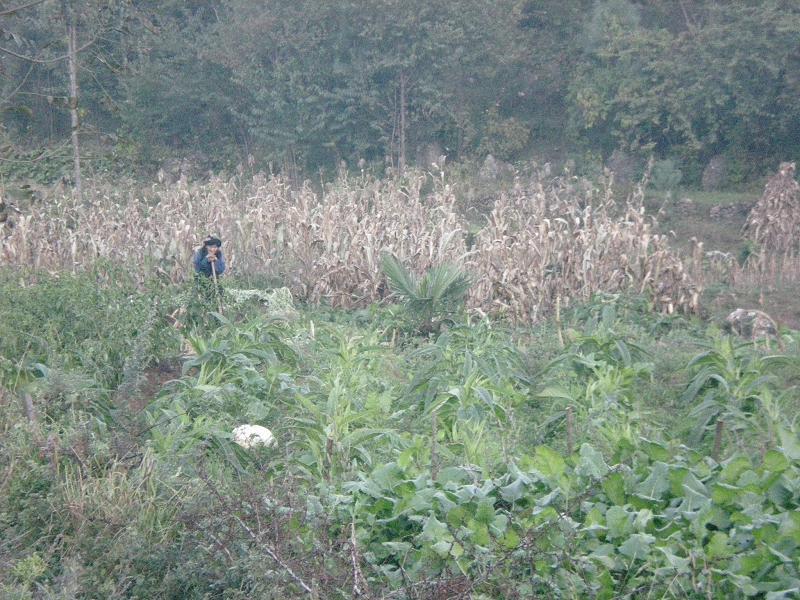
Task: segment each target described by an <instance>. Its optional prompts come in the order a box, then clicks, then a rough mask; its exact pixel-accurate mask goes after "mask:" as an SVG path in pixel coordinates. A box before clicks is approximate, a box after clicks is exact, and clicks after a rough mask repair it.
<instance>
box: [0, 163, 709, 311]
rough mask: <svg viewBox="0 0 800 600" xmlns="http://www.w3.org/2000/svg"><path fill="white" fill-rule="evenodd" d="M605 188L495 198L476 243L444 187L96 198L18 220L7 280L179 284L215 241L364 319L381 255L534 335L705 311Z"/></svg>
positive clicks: (417, 180) (409, 180)
mask: <svg viewBox="0 0 800 600" xmlns="http://www.w3.org/2000/svg"><path fill="white" fill-rule="evenodd" d="M611 185H612V184H611V182H610V181H609V182H607V183H606V184H604V185H601V186H599V187H597V186H593V185H591V184H589V183H587V182H585V181H582V180H579V179H577V178H551V177H547V176H545V175H544V174H543V173H542V174H538V175H534V176H532V177H531V178H530V179H528V180H526V181H522V180H519V181H518V182H517V184H516V185H515V187H514V189H513V190H511V191H510V192H508V193H504V194H502V195H501V196H500V197H499V198H498V200H497V201H496V203H495V205H494V207H493V209H492V210H491V213H490V214H489V215H488V216H487V217H485V221H486V222H485V224H484V225H483V226H482V227H481V228H480V229H477V230H476V227H475V225H474V224H471V223H470V222H469V221H468V220H467V219H466V218H465V217H464V216H463V215H462V213H461V211H460V210H459V202H458V200H459V199H458V197H457V194H456V193H455V192H454V187H453V186H451V185H450V184H449V183H448V182H447V181H446V179H445V177H444V176H443V175H442V176H441V177H433V176H431V175H430V174H424V173H413V174H409V175H407V176H406V177H404V178H402V179H385V180H377V179H374V178H370V177H360V178H348V177H347V176H342V177H340V178H339V179H338V180H337V181H335V182H333V183H330V184H327V185H326V186H325V187H324V189H323V191H322V192H317V191H315V190H314V189H312V187H311V186H310V185H309V184H305V185H303V186H301V187H300V188H296V187H292V186H291V185H290V184H289V183H288V182H287V181H286V180H284V179H281V178H280V177H268V176H264V175H256V176H254V177H252V178H249V179H244V178H241V177H234V178H230V179H222V178H213V179H211V180H210V181H208V182H206V183H190V182H187V181H186V180H185V179H184V180H181V181H179V182H177V183H174V184H166V185H165V184H154V185H152V186H151V187H149V188H146V189H141V188H135V187H133V186H130V187H128V188H123V187H119V188H115V189H111V188H104V187H97V188H95V189H93V190H89V191H88V193H87V192H85V193H84V201H83V203H82V204H79V203H77V202H76V201H75V200H74V198H72V197H71V196H69V195H62V196H60V197H58V198H55V199H53V200H52V201H48V203H47V204H46V206H37V207H36V210H35V211H32V212H30V213H28V214H23V215H21V216H20V217H19V218H18V219H17V221H16V223H15V226H14V227H13V228H10V229H9V230H8V232H7V233H6V237H5V238H4V239H3V242H2V256H3V260H4V263H5V264H10V265H15V266H19V267H33V268H36V269H45V270H50V271H70V272H76V271H79V270H84V269H87V268H89V267H90V266H96V265H97V264H98V261H109V262H111V263H115V264H123V265H126V266H127V267H128V268H130V269H132V270H138V271H140V272H141V276H142V280H144V278H145V277H146V276H148V275H150V274H152V273H156V274H158V275H160V276H162V277H164V278H169V279H170V280H171V281H174V282H179V281H182V280H185V279H186V278H187V277H189V276H190V275H191V256H192V252H193V251H194V249H195V247H196V246H197V245H198V244H199V242H200V240H202V239H203V238H204V237H205V236H206V235H207V234H210V233H213V234H215V235H218V236H220V237H221V238H222V239H223V240H224V247H223V249H224V252H225V254H226V257H227V260H228V265H229V272H230V273H234V274H236V273H238V274H244V273H247V274H251V275H265V276H269V277H277V278H280V279H281V280H282V281H284V282H285V284H286V285H288V286H289V287H290V289H291V290H292V293H293V294H294V295H295V296H296V297H297V298H299V299H302V300H304V301H307V302H310V303H326V304H329V305H331V306H334V307H341V308H351V307H359V306H365V305H367V304H369V303H371V302H374V301H377V300H379V299H380V298H381V297H382V296H383V292H384V289H385V281H384V277H383V274H382V271H381V255H382V254H383V253H386V252H388V253H392V254H394V255H395V256H396V257H397V258H398V259H399V260H400V261H401V262H403V263H404V264H405V265H406V266H408V267H409V268H410V269H411V270H413V271H415V272H417V273H422V272H424V271H425V270H426V269H428V268H429V267H431V266H433V265H436V264H441V263H453V264H456V265H458V266H459V267H460V268H463V269H465V270H466V271H467V272H468V273H469V275H470V277H471V279H472V282H473V285H472V288H471V290H470V293H469V297H468V306H469V307H470V308H471V309H472V310H475V311H477V312H483V313H492V314H504V315H506V316H508V317H510V318H512V319H514V320H520V321H529V320H536V319H537V318H539V317H540V315H544V314H545V313H547V312H549V311H550V310H551V309H553V308H554V307H555V306H556V304H558V303H560V305H562V306H566V305H568V304H569V303H570V302H571V301H574V300H575V299H585V298H588V297H590V296H591V295H592V294H594V293H596V292H599V291H603V292H615V291H621V290H626V289H632V290H635V291H637V292H641V293H645V294H648V295H649V296H650V297H651V298H652V300H653V302H654V305H655V306H656V308H657V309H659V310H662V311H665V312H673V311H676V310H680V311H686V312H692V311H696V310H698V304H699V294H700V291H701V290H700V289H699V287H698V285H696V284H695V283H694V281H695V280H694V278H693V277H692V274H691V273H690V270H688V269H687V268H685V267H684V264H683V262H682V261H681V259H680V257H679V256H678V255H677V254H676V253H675V252H673V251H672V250H671V249H670V247H669V245H668V243H667V240H666V238H665V237H664V236H662V235H659V234H656V233H655V232H654V223H653V221H652V220H651V219H650V218H649V217H648V216H646V215H645V213H644V209H643V204H642V195H643V194H642V192H641V189H640V190H638V191H636V192H634V193H633V194H632V195H631V196H630V197H629V198H628V199H627V200H626V202H625V205H624V206H617V205H616V204H615V202H614V200H613V195H612V187H611Z"/></svg>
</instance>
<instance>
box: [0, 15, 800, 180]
mask: <svg viewBox="0 0 800 600" xmlns="http://www.w3.org/2000/svg"><path fill="white" fill-rule="evenodd" d="M0 36H2V42H0V76H1V77H2V78H1V79H0V97H2V105H1V106H2V130H0V140H2V155H1V158H2V164H1V165H0V171H1V172H2V173H3V175H4V176H5V178H6V179H9V178H15V177H17V178H19V177H30V178H34V179H39V180H53V179H56V178H58V177H60V176H67V177H69V178H74V177H75V175H74V170H73V159H74V156H75V155H76V154H77V156H78V157H79V159H80V160H81V161H82V165H83V168H84V169H85V170H88V172H89V173H93V174H98V173H103V172H125V173H131V172H133V173H155V172H157V171H158V170H159V169H160V168H164V167H165V166H166V167H167V170H169V168H168V167H169V164H171V163H175V162H181V161H184V163H186V164H191V165H192V166H193V167H195V168H196V169H197V170H198V172H201V173H202V172H205V171H206V170H208V169H212V170H215V171H219V170H225V169H233V168H234V167H236V166H237V165H250V166H256V167H258V168H259V169H262V168H263V169H267V168H270V167H271V168H272V169H273V171H276V172H277V171H282V172H287V171H288V172H291V173H292V174H298V173H300V174H304V175H313V174H314V173H317V172H318V171H319V170H320V169H323V170H326V171H327V172H332V171H335V170H336V169H337V168H340V167H341V165H342V164H343V161H344V164H346V165H347V167H348V168H349V169H352V170H355V169H356V167H357V166H360V167H361V168H362V169H363V168H370V169H372V170H377V171H379V172H381V173H382V172H383V171H384V170H385V169H387V168H395V169H397V168H399V169H402V168H403V167H404V166H405V165H406V164H414V163H416V164H418V165H421V166H427V165H428V164H430V162H431V161H433V160H436V159H438V157H440V156H441V155H446V157H447V160H449V161H453V160H464V159H475V158H477V159H483V158H484V157H486V156H487V155H489V154H491V155H492V156H494V157H495V158H496V159H499V160H504V161H509V162H514V161H523V160H528V159H532V158H533V159H539V160H551V161H559V160H561V161H563V162H566V161H567V160H569V159H572V160H573V161H575V162H576V163H577V164H579V165H580V168H581V169H584V170H587V171H588V170H591V169H593V168H594V169H596V168H598V165H599V166H600V167H602V165H603V164H607V165H610V166H612V167H617V168H618V170H621V171H623V170H625V169H628V170H632V171H633V172H634V174H635V172H636V169H637V165H641V164H642V163H643V159H644V158H645V157H648V156H650V155H653V156H654V157H655V158H656V159H657V160H660V161H665V162H664V164H665V165H667V166H669V167H671V169H672V171H673V172H674V173H679V176H680V177H682V179H683V183H685V184H687V185H693V184H699V183H700V182H701V180H702V177H703V172H704V170H707V169H708V168H709V165H710V167H711V168H714V166H715V165H719V164H723V163H724V164H725V165H726V172H727V176H726V178H725V181H723V182H722V183H721V185H723V186H724V185H731V186H733V185H736V184H739V183H742V182H746V181H748V180H752V179H753V178H755V177H758V176H761V175H763V174H764V173H766V172H768V171H770V170H773V169H774V168H775V166H777V164H778V162H779V161H781V160H788V159H791V158H794V157H796V156H797V155H798V154H799V153H800V104H798V102H797V98H798V96H800V4H798V3H797V2H794V1H792V0H758V1H753V2H720V1H713V0H669V1H662V0H574V1H570V2H560V1H557V0H497V1H494V2H482V1H480V0H460V1H458V2H456V1H450V2H438V3H431V2H427V1H423V0H404V1H400V0H360V1H355V0H341V1H337V2H328V1H326V0H293V1H291V2H289V1H285V0H272V1H270V2H248V1H246V0H228V1H224V2H223V1H221V0H165V1H158V2H153V1H148V0H81V1H78V0H60V1H56V0H40V1H33V2H30V1H26V0H17V1H14V2H9V1H4V2H2V3H1V6H0ZM73 131H74V134H75V135H74V136H71V132H73ZM76 147H77V152H76V151H75V150H76Z"/></svg>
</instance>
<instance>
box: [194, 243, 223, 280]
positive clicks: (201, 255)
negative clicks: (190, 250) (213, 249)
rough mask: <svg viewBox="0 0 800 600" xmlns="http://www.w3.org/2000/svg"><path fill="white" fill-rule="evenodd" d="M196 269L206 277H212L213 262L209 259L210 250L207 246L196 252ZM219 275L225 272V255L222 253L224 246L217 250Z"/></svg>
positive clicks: (196, 271)
mask: <svg viewBox="0 0 800 600" xmlns="http://www.w3.org/2000/svg"><path fill="white" fill-rule="evenodd" d="M193 262H194V270H195V273H200V274H201V275H205V276H206V277H211V262H210V261H209V260H208V250H207V249H206V247H205V246H203V247H202V248H200V250H198V251H197V252H195V253H194V260H193ZM215 268H216V270H217V275H222V274H223V273H224V272H225V257H224V256H223V255H222V248H220V249H219V250H218V251H217V263H216V265H215Z"/></svg>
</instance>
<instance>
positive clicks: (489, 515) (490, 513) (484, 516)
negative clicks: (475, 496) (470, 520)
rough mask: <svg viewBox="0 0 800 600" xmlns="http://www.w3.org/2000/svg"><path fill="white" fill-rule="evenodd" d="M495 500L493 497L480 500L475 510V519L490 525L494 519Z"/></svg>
mask: <svg viewBox="0 0 800 600" xmlns="http://www.w3.org/2000/svg"><path fill="white" fill-rule="evenodd" d="M494 516H495V515H494V502H492V500H491V499H489V498H485V499H483V500H481V501H480V503H479V504H478V508H477V509H476V510H475V520H476V521H478V523H484V524H486V525H488V524H489V523H491V522H492V521H493V520H494Z"/></svg>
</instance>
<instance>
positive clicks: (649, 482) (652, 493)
mask: <svg viewBox="0 0 800 600" xmlns="http://www.w3.org/2000/svg"><path fill="white" fill-rule="evenodd" d="M669 488H670V485H669V466H667V465H666V464H664V463H663V462H657V463H654V464H653V466H652V468H651V471H650V475H648V477H647V479H645V480H644V481H643V482H641V483H640V484H639V485H638V486H636V491H637V492H638V493H639V494H641V495H642V496H644V497H645V498H652V499H653V500H661V499H662V498H663V496H664V493H665V492H666V491H667V490H669Z"/></svg>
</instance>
